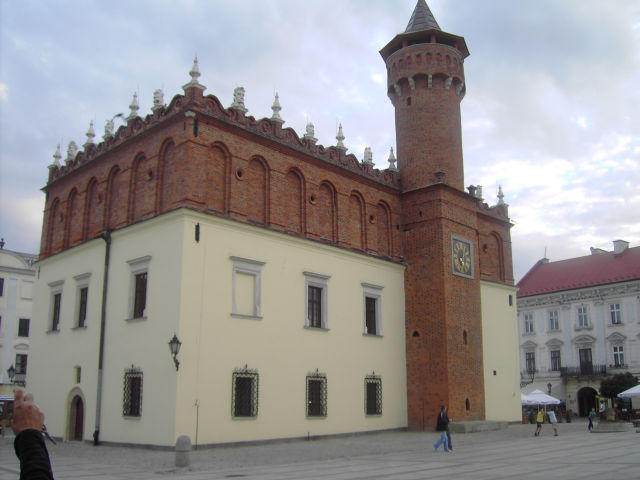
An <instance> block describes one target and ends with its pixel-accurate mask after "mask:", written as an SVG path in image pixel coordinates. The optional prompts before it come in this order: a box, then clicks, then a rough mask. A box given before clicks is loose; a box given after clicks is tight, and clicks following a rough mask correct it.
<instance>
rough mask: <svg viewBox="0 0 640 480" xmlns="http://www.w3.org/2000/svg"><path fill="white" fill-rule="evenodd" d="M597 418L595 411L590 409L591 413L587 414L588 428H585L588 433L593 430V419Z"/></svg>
mask: <svg viewBox="0 0 640 480" xmlns="http://www.w3.org/2000/svg"><path fill="white" fill-rule="evenodd" d="M597 416H598V414H597V413H596V409H595V408H592V409H591V411H590V412H589V426H588V427H587V429H588V430H589V431H591V430H593V419H594V418H596V417H597Z"/></svg>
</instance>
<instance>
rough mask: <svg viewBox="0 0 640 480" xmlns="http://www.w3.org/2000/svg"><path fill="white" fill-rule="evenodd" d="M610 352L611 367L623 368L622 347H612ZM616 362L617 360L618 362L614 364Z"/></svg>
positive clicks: (619, 344)
mask: <svg viewBox="0 0 640 480" xmlns="http://www.w3.org/2000/svg"><path fill="white" fill-rule="evenodd" d="M611 351H612V353H613V366H614V367H616V368H620V367H624V365H625V363H624V345H622V344H621V343H618V344H615V345H612V346H611ZM616 360H618V362H616Z"/></svg>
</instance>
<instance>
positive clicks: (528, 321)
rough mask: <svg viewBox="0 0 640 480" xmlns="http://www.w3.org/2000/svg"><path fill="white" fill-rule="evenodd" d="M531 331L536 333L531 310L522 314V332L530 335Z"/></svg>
mask: <svg viewBox="0 0 640 480" xmlns="http://www.w3.org/2000/svg"><path fill="white" fill-rule="evenodd" d="M532 333H536V328H535V323H534V321H533V312H527V313H525V314H524V334H525V335H530V334H532Z"/></svg>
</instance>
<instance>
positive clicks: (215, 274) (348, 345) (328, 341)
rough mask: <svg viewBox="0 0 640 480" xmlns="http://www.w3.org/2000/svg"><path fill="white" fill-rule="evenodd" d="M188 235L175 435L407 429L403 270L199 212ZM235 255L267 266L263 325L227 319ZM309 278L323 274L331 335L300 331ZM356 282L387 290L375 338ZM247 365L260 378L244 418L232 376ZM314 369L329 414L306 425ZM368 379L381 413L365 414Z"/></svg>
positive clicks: (231, 438) (240, 436) (223, 438)
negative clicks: (236, 406) (377, 391)
mask: <svg viewBox="0 0 640 480" xmlns="http://www.w3.org/2000/svg"><path fill="white" fill-rule="evenodd" d="M196 223H200V242H195V239H194V238H195V237H194V232H195V224H196ZM184 233H185V238H184V245H185V249H184V252H185V255H184V263H183V265H182V268H183V271H182V278H183V280H184V281H183V284H182V295H183V297H182V302H181V305H182V311H181V318H182V322H181V325H180V333H179V337H180V339H181V340H182V342H183V344H182V350H181V352H180V355H179V358H180V361H181V364H180V371H179V374H178V402H177V403H178V406H177V414H176V435H180V434H185V435H189V436H190V437H191V439H192V442H195V437H196V430H197V436H198V439H197V441H198V443H199V444H211V443H224V442H238V441H247V440H260V439H271V438H289V437H303V436H307V435H324V434H337V433H345V432H357V431H367V430H380V429H391V428H400V427H405V426H406V370H405V345H404V343H405V336H404V335H405V332H404V267H402V266H400V265H398V264H395V263H392V262H385V261H381V260H377V259H372V258H370V257H367V256H364V255H359V254H355V253H352V252H349V251H347V250H343V249H338V248H334V247H329V246H325V245H321V244H319V243H317V242H310V241H306V240H301V239H297V238H293V237H291V236H288V235H284V234H279V233H275V232H272V231H269V230H266V229H260V228H255V227H250V226H246V225H243V224H239V223H235V222H230V221H227V220H221V219H217V218H213V217H208V216H204V215H197V214H192V216H191V218H187V219H186V228H185V230H184ZM231 257H239V258H243V259H248V260H252V261H256V262H264V265H262V267H261V286H262V287H261V316H262V318H259V319H254V318H241V317H234V316H232V315H231V311H232V268H233V260H232V258H231ZM304 272H312V273H315V274H320V275H326V276H329V277H330V278H329V279H328V280H327V288H328V302H327V307H328V317H327V322H328V324H327V327H328V329H327V330H317V329H315V330H314V329H309V328H304V325H305V276H304ZM363 283H367V284H373V285H378V286H382V287H383V289H382V302H381V305H382V336H380V337H378V336H365V335H363V330H364V313H363V286H362V284H363ZM245 365H246V366H247V367H248V368H249V369H255V370H257V371H258V374H259V400H258V402H259V410H258V415H257V417H256V418H252V419H241V420H239V419H233V418H232V412H231V408H232V407H231V397H232V373H233V371H234V369H238V368H243V367H245ZM316 369H318V371H319V372H320V373H324V374H326V376H327V393H328V394H327V403H328V407H327V416H326V417H325V418H314V419H308V418H307V417H306V410H305V408H306V376H307V374H308V373H310V372H315V371H316ZM373 372H375V374H376V375H380V376H381V378H382V390H383V407H382V409H383V414H382V415H381V416H372V417H367V416H366V415H365V413H364V379H365V376H366V375H367V374H371V373H373ZM196 405H197V407H196Z"/></svg>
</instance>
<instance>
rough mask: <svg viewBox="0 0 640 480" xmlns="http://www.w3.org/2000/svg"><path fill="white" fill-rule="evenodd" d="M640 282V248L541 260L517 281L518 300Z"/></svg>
mask: <svg viewBox="0 0 640 480" xmlns="http://www.w3.org/2000/svg"><path fill="white" fill-rule="evenodd" d="M637 279H640V247H634V248H627V249H625V250H624V251H623V252H622V253H620V254H618V255H615V254H614V253H613V252H603V253H595V254H593V255H589V256H586V257H578V258H571V259H569V260H561V261H558V262H549V261H547V260H539V261H538V263H536V264H535V265H534V266H533V267H532V268H531V270H529V271H528V272H527V274H526V275H525V276H524V277H522V280H520V281H519V282H518V287H519V290H518V297H529V296H531V295H541V294H544V293H551V292H559V291H563V290H574V289H576V288H585V287H593V286H596V285H606V284H609V283H618V282H627V281H630V280H637Z"/></svg>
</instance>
